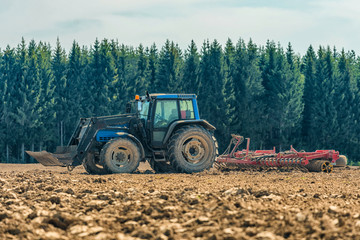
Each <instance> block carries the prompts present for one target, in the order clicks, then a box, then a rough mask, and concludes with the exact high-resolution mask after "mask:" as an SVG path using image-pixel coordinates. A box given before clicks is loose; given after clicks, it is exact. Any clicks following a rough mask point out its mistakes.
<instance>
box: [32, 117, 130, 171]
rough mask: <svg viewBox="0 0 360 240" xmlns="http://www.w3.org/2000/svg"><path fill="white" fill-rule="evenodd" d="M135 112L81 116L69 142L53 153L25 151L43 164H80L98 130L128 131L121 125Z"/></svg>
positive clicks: (89, 149)
mask: <svg viewBox="0 0 360 240" xmlns="http://www.w3.org/2000/svg"><path fill="white" fill-rule="evenodd" d="M135 117H136V116H135V114H123V115H114V116H105V117H92V118H81V119H80V121H79V123H78V125H77V127H76V128H75V130H74V132H73V134H72V136H71V138H70V140H69V144H68V146H66V147H60V146H59V147H57V148H56V152H55V153H49V152H47V151H42V152H31V151H26V153H27V154H29V155H30V156H31V157H33V158H35V159H36V160H37V161H38V162H40V163H41V164H43V165H45V166H67V165H70V166H72V167H76V166H79V165H81V164H82V162H83V159H84V158H85V156H87V153H88V152H89V151H91V150H93V149H94V147H95V145H96V135H97V133H98V132H99V130H109V131H119V132H121V131H129V128H128V127H123V126H124V125H125V124H127V123H129V122H130V121H131V119H133V118H135Z"/></svg>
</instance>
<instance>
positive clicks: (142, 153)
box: [117, 132, 145, 160]
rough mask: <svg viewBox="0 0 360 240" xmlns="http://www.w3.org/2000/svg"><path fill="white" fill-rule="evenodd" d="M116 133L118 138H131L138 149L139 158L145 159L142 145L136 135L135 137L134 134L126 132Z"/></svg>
mask: <svg viewBox="0 0 360 240" xmlns="http://www.w3.org/2000/svg"><path fill="white" fill-rule="evenodd" d="M117 135H118V136H119V138H130V139H131V140H133V141H134V142H135V143H136V145H137V146H138V147H139V149H140V153H141V160H143V159H145V150H144V146H143V145H142V143H141V142H140V140H139V139H138V138H137V137H135V136H134V135H132V134H129V133H127V132H118V133H117Z"/></svg>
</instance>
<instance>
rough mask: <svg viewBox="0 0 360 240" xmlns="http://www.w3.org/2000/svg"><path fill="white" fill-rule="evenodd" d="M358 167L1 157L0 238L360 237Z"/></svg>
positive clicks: (359, 171) (359, 172)
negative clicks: (110, 168) (184, 166)
mask: <svg viewBox="0 0 360 240" xmlns="http://www.w3.org/2000/svg"><path fill="white" fill-rule="evenodd" d="M359 179H360V170H359V169H342V170H340V169H335V171H334V172H333V173H332V174H325V173H303V172H297V171H295V172H290V173H289V172H277V171H268V172H250V171H247V172H219V171H217V170H210V171H207V172H203V173H196V174H154V173H153V172H152V171H150V169H149V168H148V166H146V165H142V166H141V167H140V170H139V172H138V173H137V174H119V175H104V176H93V175H88V174H86V173H85V171H84V169H83V168H82V167H78V168H76V169H75V170H74V171H73V172H70V173H69V172H67V170H66V169H65V168H60V167H43V166H41V165H40V164H28V165H17V164H0V188H1V190H0V239H99V240H100V239H360V188H359V187H360V183H359Z"/></svg>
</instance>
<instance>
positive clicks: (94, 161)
mask: <svg viewBox="0 0 360 240" xmlns="http://www.w3.org/2000/svg"><path fill="white" fill-rule="evenodd" d="M99 160H100V159H99V156H96V155H95V154H94V153H88V154H87V156H86V157H85V159H84V160H83V163H82V164H83V166H84V168H85V170H86V172H88V173H89V174H98V175H103V174H108V173H109V172H108V171H107V170H106V169H105V168H104V167H103V166H102V165H101V164H100V163H99Z"/></svg>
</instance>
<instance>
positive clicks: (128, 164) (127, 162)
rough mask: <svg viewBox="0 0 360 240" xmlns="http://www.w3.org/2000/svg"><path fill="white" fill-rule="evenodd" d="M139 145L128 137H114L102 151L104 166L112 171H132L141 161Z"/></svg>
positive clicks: (101, 157)
mask: <svg viewBox="0 0 360 240" xmlns="http://www.w3.org/2000/svg"><path fill="white" fill-rule="evenodd" d="M140 156H141V154H140V150H139V147H138V146H137V145H136V143H134V142H133V141H132V140H130V139H127V138H118V139H112V140H110V141H109V142H107V143H106V144H105V146H104V147H103V148H102V150H101V153H100V160H101V162H103V163H104V168H105V169H106V170H107V171H109V172H112V173H132V172H134V171H135V170H136V169H137V168H138V166H139V163H140Z"/></svg>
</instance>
